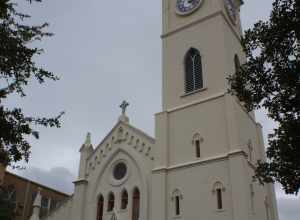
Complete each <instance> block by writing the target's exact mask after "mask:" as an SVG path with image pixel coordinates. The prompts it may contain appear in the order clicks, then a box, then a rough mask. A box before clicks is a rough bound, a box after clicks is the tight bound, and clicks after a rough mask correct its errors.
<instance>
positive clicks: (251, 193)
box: [250, 183, 255, 213]
mask: <svg viewBox="0 0 300 220" xmlns="http://www.w3.org/2000/svg"><path fill="white" fill-rule="evenodd" d="M254 196H255V191H254V186H253V184H252V183H251V184H250V201H251V202H250V203H251V212H252V213H254V211H255V210H254Z"/></svg>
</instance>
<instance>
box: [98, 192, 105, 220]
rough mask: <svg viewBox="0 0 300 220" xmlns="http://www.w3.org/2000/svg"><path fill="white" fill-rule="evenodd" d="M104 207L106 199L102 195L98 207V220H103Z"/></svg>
mask: <svg viewBox="0 0 300 220" xmlns="http://www.w3.org/2000/svg"><path fill="white" fill-rule="evenodd" d="M103 207H104V198H103V196H102V195H100V196H99V198H98V205H97V220H102V219H103Z"/></svg>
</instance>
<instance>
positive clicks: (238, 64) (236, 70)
mask: <svg viewBox="0 0 300 220" xmlns="http://www.w3.org/2000/svg"><path fill="white" fill-rule="evenodd" d="M234 67H235V72H238V71H239V70H240V68H241V63H240V59H239V57H238V55H237V54H235V55H234Z"/></svg>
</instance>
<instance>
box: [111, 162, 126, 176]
mask: <svg viewBox="0 0 300 220" xmlns="http://www.w3.org/2000/svg"><path fill="white" fill-rule="evenodd" d="M126 174H127V166H126V164H125V163H123V162H121V163H118V164H117V165H116V166H115V167H114V169H113V175H114V178H115V179H116V180H121V179H123V178H124V177H125V176H126Z"/></svg>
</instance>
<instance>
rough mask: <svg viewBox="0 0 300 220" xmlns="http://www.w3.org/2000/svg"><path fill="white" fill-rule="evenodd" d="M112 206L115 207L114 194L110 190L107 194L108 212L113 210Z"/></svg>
mask: <svg viewBox="0 0 300 220" xmlns="http://www.w3.org/2000/svg"><path fill="white" fill-rule="evenodd" d="M114 207H115V195H114V194H113V193H112V192H110V193H109V194H108V203H107V211H108V212H111V211H113V210H114Z"/></svg>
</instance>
